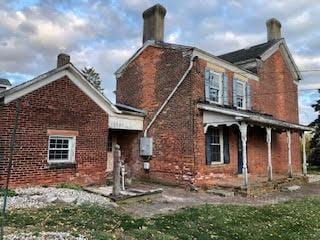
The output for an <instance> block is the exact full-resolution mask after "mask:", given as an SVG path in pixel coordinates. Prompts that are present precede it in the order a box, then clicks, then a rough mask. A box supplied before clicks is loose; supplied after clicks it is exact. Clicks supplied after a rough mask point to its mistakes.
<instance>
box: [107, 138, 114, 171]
mask: <svg viewBox="0 0 320 240" xmlns="http://www.w3.org/2000/svg"><path fill="white" fill-rule="evenodd" d="M115 144H116V138H115V136H113V135H112V133H111V132H109V135H108V146H107V148H108V156H107V159H108V160H107V172H112V171H113V148H114V145H115Z"/></svg>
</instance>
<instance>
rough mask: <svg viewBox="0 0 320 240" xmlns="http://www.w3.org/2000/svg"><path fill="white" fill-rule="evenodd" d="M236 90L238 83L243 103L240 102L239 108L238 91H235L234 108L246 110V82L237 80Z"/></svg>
mask: <svg viewBox="0 0 320 240" xmlns="http://www.w3.org/2000/svg"><path fill="white" fill-rule="evenodd" d="M236 83H237V84H236V88H237V87H238V83H240V84H241V85H242V87H243V101H242V107H239V106H238V96H239V95H238V89H236V91H235V93H236V106H237V108H239V109H247V94H246V82H244V81H240V80H237V82H236Z"/></svg>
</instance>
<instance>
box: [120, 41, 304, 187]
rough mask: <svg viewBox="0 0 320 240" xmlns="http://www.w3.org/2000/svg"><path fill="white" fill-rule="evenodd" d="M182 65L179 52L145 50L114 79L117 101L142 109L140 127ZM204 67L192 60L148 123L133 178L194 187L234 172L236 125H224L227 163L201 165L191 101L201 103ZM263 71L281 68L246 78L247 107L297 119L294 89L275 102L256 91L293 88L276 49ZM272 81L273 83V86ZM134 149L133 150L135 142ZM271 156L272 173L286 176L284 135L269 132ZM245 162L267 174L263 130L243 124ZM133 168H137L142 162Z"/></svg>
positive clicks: (198, 122)
mask: <svg viewBox="0 0 320 240" xmlns="http://www.w3.org/2000/svg"><path fill="white" fill-rule="evenodd" d="M177 63H179V64H177ZM188 63H189V58H188V57H183V56H182V53H181V52H177V51H175V50H172V49H159V48H154V47H149V48H147V49H146V50H145V51H144V52H143V53H142V54H141V55H140V56H139V57H138V58H137V59H136V60H134V61H133V63H131V64H130V65H129V66H128V68H127V69H126V71H125V72H124V73H123V75H122V76H121V77H119V78H118V79H117V102H119V103H124V104H128V105H131V106H134V107H137V108H142V109H144V110H146V111H148V116H147V118H146V121H145V126H146V125H147V124H148V122H149V121H150V119H151V117H152V116H153V115H154V113H155V111H156V110H157V109H158V108H159V107H160V105H161V104H162V103H163V101H164V100H165V99H166V97H167V96H168V95H169V93H170V92H171V91H172V89H173V88H174V86H175V85H176V84H177V82H178V80H179V79H180V77H181V76H182V75H183V73H184V72H185V71H186V69H187V68H188ZM206 65H207V63H206V62H205V61H204V60H201V59H198V60H196V61H195V62H194V66H193V68H192V71H191V72H190V73H189V75H188V76H187V77H186V79H185V81H184V82H183V84H182V85H181V86H180V87H179V89H178V91H177V92H176V93H175V95H174V97H173V98H172V99H171V100H170V101H169V103H168V105H167V106H166V107H165V109H164V110H163V112H162V113H161V114H160V115H159V117H158V118H157V120H156V122H155V123H154V125H153V126H152V127H151V129H150V131H149V132H148V136H150V137H153V138H154V155H153V158H152V160H151V168H150V172H149V173H148V174H143V173H142V174H141V172H139V174H140V175H139V176H143V177H146V176H148V177H150V178H153V179H157V180H161V181H165V182H170V183H173V182H175V183H186V182H191V183H194V184H196V185H210V184H213V183H214V182H215V181H217V180H219V179H223V178H226V177H228V176H234V175H235V174H237V169H238V147H237V141H238V139H237V134H238V131H239V130H238V127H237V126H232V127H231V128H230V136H229V139H230V164H224V165H220V166H207V165H206V161H205V134H204V129H203V127H204V125H203V113H202V111H201V110H199V109H198V108H197V103H199V102H203V101H204V72H205V71H204V69H205V67H206ZM263 69H265V71H269V72H271V71H272V72H275V71H277V72H281V73H282V72H283V74H282V75H281V76H278V75H275V76H272V77H269V76H268V77H267V76H262V77H261V78H260V81H255V80H251V79H249V83H250V85H251V86H252V94H253V96H252V101H253V109H254V110H259V111H263V112H265V113H269V114H274V115H275V117H278V118H280V119H284V120H287V121H291V122H297V98H296V97H297V96H296V93H294V94H289V95H287V96H285V97H279V96H278V97H277V100H275V99H274V97H273V95H265V94H264V95H263V94H261V93H262V91H267V90H268V92H269V91H270V92H272V93H275V92H279V91H282V90H283V89H286V88H288V89H293V90H294V89H296V88H295V87H296V86H295V85H294V83H293V79H292V76H291V74H290V75H289V72H288V70H287V69H286V65H285V63H284V60H283V59H282V56H281V55H280V53H278V52H277V53H275V54H274V55H273V56H271V58H270V59H268V60H267V61H266V63H265V65H264V66H263ZM227 74H228V76H229V103H230V104H232V78H233V73H232V72H227ZM272 81H277V84H274V83H273V82H272ZM281 81H282V83H280V82H281ZM128 86H130V87H128ZM271 86H272V87H271ZM278 88H279V89H278ZM286 91H287V90H286ZM270 96H271V97H270ZM270 99H272V101H271V100H270ZM278 101H287V103H288V104H291V105H290V107H288V108H286V107H285V106H286V103H281V104H280V105H279V104H278ZM284 111H286V112H284ZM140 136H141V135H140ZM297 140H298V139H297V136H296V134H293V141H292V142H293V145H292V157H293V165H294V166H293V168H294V173H300V172H301V163H300V150H299V142H298V141H297ZM134 152H135V154H138V146H136V150H135V151H134ZM272 157H273V169H274V173H281V174H286V173H287V171H288V160H287V142H286V136H285V133H283V134H278V133H273V142H272ZM137 159H138V158H137ZM140 161H141V159H140ZM248 163H249V171H250V173H251V174H258V175H264V176H266V175H267V143H266V132H265V129H262V128H260V127H249V132H248ZM136 166H141V167H142V165H136Z"/></svg>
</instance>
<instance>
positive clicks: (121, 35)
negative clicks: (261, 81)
mask: <svg viewBox="0 0 320 240" xmlns="http://www.w3.org/2000/svg"><path fill="white" fill-rule="evenodd" d="M155 3H160V4H162V5H163V6H165V7H166V9H167V15H166V20H165V41H167V42H172V43H180V44H186V45H193V46H196V47H199V48H202V49H204V50H207V51H209V52H211V53H213V54H215V55H219V54H222V53H226V52H229V51H233V50H237V49H240V48H244V47H247V46H250V45H254V44H259V43H262V42H265V41H266V36H267V34H266V27H265V21H266V20H267V19H268V18H271V17H276V18H277V19H279V20H280V21H281V23H282V33H283V36H284V37H285V39H286V42H287V44H288V46H289V49H290V50H291V53H292V54H293V56H294V59H295V61H296V63H297V65H298V67H299V68H300V70H317V69H318V70H320V41H319V38H320V30H319V27H320V14H319V13H320V1H319V0H304V1H303V0H300V1H294V0H290V1H289V0H265V1H262V0H252V1H240V0H239V1H238V0H230V1H225V0H221V1H218V0H175V1H170V0H167V1H165V0H159V1H153V0H122V1H116V0H101V1H95V0H82V1H80V0H43V1H40V0H17V1H14V0H10V1H8V0H0V19H1V20H0V56H1V57H0V77H4V78H8V79H10V80H11V81H12V82H13V84H14V85H16V84H19V83H21V82H23V81H26V80H29V79H31V78H33V77H35V76H37V75H39V74H41V73H44V72H46V71H48V70H50V69H52V68H54V67H55V64H56V56H57V55H58V53H60V52H65V53H68V54H69V55H71V61H72V62H73V63H74V64H75V65H76V66H77V67H79V68H83V67H84V66H89V67H90V66H92V67H94V68H95V69H96V70H97V72H99V73H100V75H101V78H102V80H103V87H104V88H105V93H106V95H107V96H108V97H109V98H110V99H111V100H112V101H114V95H113V93H112V92H113V91H114V89H115V77H114V75H113V72H114V71H115V70H116V69H117V68H118V67H120V65H121V64H122V63H123V62H124V61H126V60H127V59H128V58H129V57H130V56H131V55H132V54H133V53H134V52H135V51H136V50H137V49H138V48H139V47H140V46H141V44H142V17H141V14H142V12H143V10H145V9H147V8H148V7H150V6H152V5H153V4H155ZM302 76H303V78H304V79H303V80H302V81H301V82H300V86H299V105H300V120H301V122H302V123H305V124H307V123H309V122H311V121H312V120H313V119H315V118H316V114H315V113H314V112H313V109H312V108H311V107H310V105H311V104H312V103H314V102H315V100H316V99H317V98H319V97H320V96H319V95H318V93H317V92H316V91H315V90H308V89H317V88H320V79H319V78H320V71H318V72H316V71H314V72H302Z"/></svg>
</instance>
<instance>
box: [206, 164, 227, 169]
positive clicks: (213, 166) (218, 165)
mask: <svg viewBox="0 0 320 240" xmlns="http://www.w3.org/2000/svg"><path fill="white" fill-rule="evenodd" d="M227 165H228V164H226V163H213V164H210V165H207V166H208V167H212V168H215V167H224V166H227Z"/></svg>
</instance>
